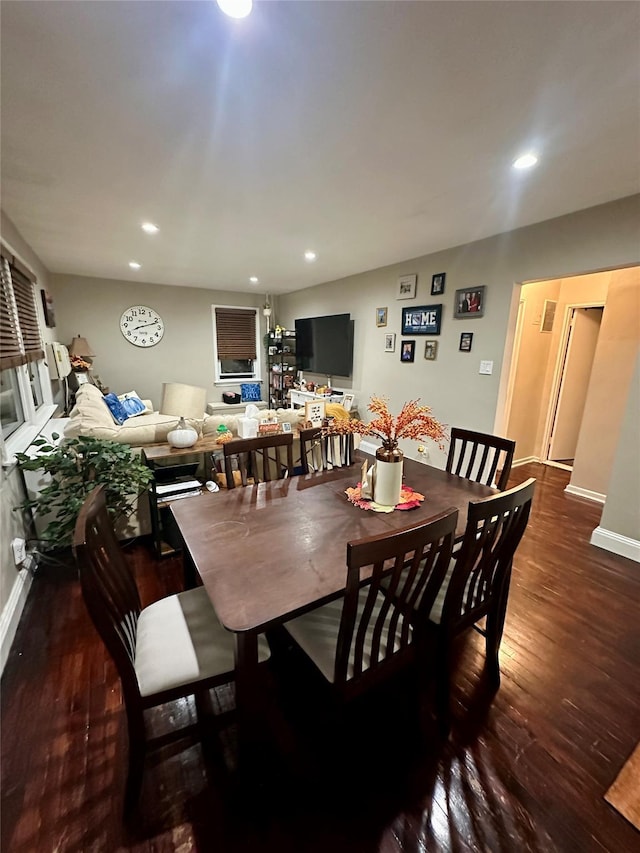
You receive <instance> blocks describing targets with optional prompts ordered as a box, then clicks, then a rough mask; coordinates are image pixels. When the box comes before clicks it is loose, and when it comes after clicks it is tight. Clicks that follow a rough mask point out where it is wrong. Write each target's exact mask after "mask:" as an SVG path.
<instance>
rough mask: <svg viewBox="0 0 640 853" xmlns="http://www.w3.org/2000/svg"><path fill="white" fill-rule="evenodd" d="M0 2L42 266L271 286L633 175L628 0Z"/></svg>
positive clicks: (635, 33)
mask: <svg viewBox="0 0 640 853" xmlns="http://www.w3.org/2000/svg"><path fill="white" fill-rule="evenodd" d="M1 14H2V18H1V30H2V102H1V106H2V115H1V118H2V207H3V209H4V211H5V213H6V214H7V215H8V216H9V218H10V219H11V220H12V221H13V223H14V224H15V226H16V227H17V228H18V230H19V231H20V232H21V234H22V236H23V237H24V239H25V240H26V241H27V242H28V243H29V244H30V245H31V247H32V248H33V249H34V251H35V252H36V253H37V255H38V256H39V257H40V258H41V260H42V261H43V263H44V264H45V266H46V267H47V268H48V269H49V270H50V271H51V272H59V273H72V274H77V275H84V276H98V277H103V278H111V279H125V280H131V279H135V280H141V281H147V282H155V283H160V284H172V285H185V286H193V287H204V288H215V289H223V290H231V291H234V290H235V291H251V290H256V289H257V290H258V291H260V292H261V293H265V292H267V293H284V292H287V291H292V290H297V289H300V288H304V287H309V286H311V285H314V284H317V283H320V282H325V281H331V280H334V279H337V278H341V277H343V276H347V275H350V274H353V273H358V272H362V271H365V270H368V269H374V268H377V267H381V266H385V265H387V264H392V263H397V262H399V261H402V260H404V259H410V258H414V257H418V256H420V255H424V254H428V253H430V252H433V251H437V250H439V249H445V248H448V247H451V246H455V245H460V244H462V243H467V242H469V241H472V240H476V239H479V238H482V237H486V236H490V235H492V234H497V233H500V232H503V231H508V230H511V229H513V228H517V227H520V226H524V225H528V224H531V223H534V222H539V221H542V220H545V219H549V218H551V217H555V216H560V215H562V214H565V213H569V212H571V211H575V210H580V209H583V208H587V207H591V206H593V205H597V204H600V203H603V202H607V201H611V200H613V199H616V198H621V197H623V196H626V195H630V194H632V193H635V192H638V191H639V189H640V155H639V151H640V130H639V127H640V116H639V95H640V51H639V41H638V40H639V37H640V4H638V3H635V2H634V3H628V2H621V3H618V2H553V3H551V2H481V3H480V2H397V0H390V2H355V0H354V1H353V2H314V0H310V2H278V0H273V2H256V3H255V4H254V11H253V13H252V15H251V16H250V17H249V18H246V19H244V20H242V21H234V20H232V19H230V18H227V17H225V16H224V15H223V14H222V13H221V12H220V11H219V9H218V7H217V5H216V4H215V3H214V2H189V0H175V1H174V0H166V2H164V1H163V2H154V0H148V2H112V0H106V2H102V0H95V2H88V0H78V2H58V0H45V2H23V1H22V0H18V2H14V0H2V4H1ZM529 149H535V150H536V151H537V152H539V154H540V162H539V164H538V166H537V167H536V168H534V169H532V170H530V171H527V172H517V171H515V170H513V169H512V168H511V163H512V161H513V160H514V158H515V157H517V156H518V155H519V154H521V153H522V152H523V151H527V150H529ZM145 220H149V221H151V222H154V223H157V224H158V225H159V226H160V232H159V233H158V234H157V235H155V236H153V237H151V236H148V235H146V234H144V233H143V232H142V230H141V228H140V226H141V223H142V222H143V221H145ZM307 249H313V250H315V251H316V252H317V254H318V258H317V260H316V262H315V263H313V264H309V263H306V262H305V260H304V258H303V253H304V251H305V250H307ZM131 260H136V261H138V262H139V263H140V264H141V265H142V267H141V269H140V270H139V271H138V272H133V271H132V270H131V269H129V267H128V263H129V261H131ZM409 271H411V270H409ZM251 275H255V276H258V277H259V279H260V282H259V284H258V285H255V286H254V285H251V284H250V283H249V276H251Z"/></svg>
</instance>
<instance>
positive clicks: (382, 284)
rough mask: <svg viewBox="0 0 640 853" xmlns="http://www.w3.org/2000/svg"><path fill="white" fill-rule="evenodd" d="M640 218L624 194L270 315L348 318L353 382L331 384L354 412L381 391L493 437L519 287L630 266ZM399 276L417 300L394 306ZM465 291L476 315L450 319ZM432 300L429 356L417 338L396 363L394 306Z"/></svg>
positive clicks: (327, 287)
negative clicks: (390, 338)
mask: <svg viewBox="0 0 640 853" xmlns="http://www.w3.org/2000/svg"><path fill="white" fill-rule="evenodd" d="M639 222H640V196H632V197H629V198H625V199H621V200H619V201H616V202H612V203H610V204H606V205H600V206H598V207H594V208H589V209H588V210H583V211H579V212H578V213H574V214H571V215H569V216H563V217H560V218H558V219H554V220H549V221H547V222H542V223H540V224H537V225H532V226H529V227H527V228H521V229H518V230H517V231H512V232H509V233H506V234H500V235H498V236H496V237H491V238H489V239H486V240H481V241H478V242H476V243H469V244H467V245H464V246H459V247H456V248H452V249H449V250H446V251H443V252H438V253H436V254H433V255H426V256H424V257H421V258H414V259H413V260H409V261H405V262H402V263H399V264H395V265H393V266H389V267H384V268H381V269H377V270H372V271H369V272H365V273H361V274H360V275H355V276H351V277H349V278H345V279H342V280H339V281H334V282H329V283H327V284H323V285H319V286H317V287H313V288H309V289H307V290H302V291H297V292H295V293H290V294H287V295H285V296H281V297H280V299H279V300H278V305H277V312H276V318H275V319H276V321H277V322H279V323H281V324H282V325H285V326H289V327H290V326H292V324H293V322H294V320H295V318H296V317H304V316H315V315H323V314H334V313H339V312H343V311H349V312H350V313H351V316H352V317H353V318H354V319H355V346H354V369H353V378H352V380H351V381H350V382H343V383H340V381H339V380H335V384H337V385H340V384H343V385H346V386H349V385H352V387H353V389H354V390H355V391H356V392H357V394H358V402H359V403H360V410H362V408H363V405H365V404H366V402H367V401H368V399H369V397H370V396H371V395H372V394H386V395H388V397H389V399H390V403H391V406H392V408H393V409H397V408H398V407H399V406H400V405H401V404H402V403H403V402H404V401H405V400H407V399H412V398H415V397H420V398H421V399H422V402H423V403H424V404H426V405H429V406H431V407H432V409H433V413H434V415H435V416H436V417H437V418H438V419H439V420H441V421H444V422H445V423H447V424H450V425H451V424H454V425H457V426H463V427H468V428H472V429H478V430H483V431H492V430H494V429H495V430H496V431H498V432H502V431H503V423H502V412H503V408H504V400H505V396H506V387H507V380H508V372H509V362H510V356H511V347H512V344H513V340H512V337H513V330H514V328H515V319H516V312H517V304H518V296H519V291H520V287H519V285H520V284H522V283H523V282H527V281H534V280H539V279H545V278H553V279H557V278H562V277H565V276H569V275H574V274H577V273H584V272H590V271H595V270H601V269H608V268H612V267H617V266H626V265H631V264H637V263H638V261H639V256H640V241H639V236H640V234H639V228H638V223H639ZM439 272H446V274H447V278H446V290H445V294H444V296H442V297H432V296H431V295H430V290H431V276H432V275H433V274H435V273H439ZM408 273H417V275H418V289H417V294H416V299H415V300H407V301H405V300H397V299H396V283H397V279H398V276H400V275H404V274H408ZM474 285H485V286H486V288H487V290H486V305H485V314H484V317H482V318H479V319H473V320H456V319H454V318H453V305H454V294H455V291H456V290H457V289H459V288H472V287H473V286H474ZM438 302H442V303H443V305H444V309H443V321H442V333H441V335H440V337H439V339H438V340H439V350H438V358H437V360H436V361H425V359H424V340H425V339H424V338H422V337H417V338H415V340H416V341H417V344H416V360H415V362H414V363H413V364H406V363H401V362H400V354H399V350H400V341H401V339H402V336H401V334H400V330H401V315H402V307H403V306H407V305H409V306H411V305H414V306H415V305H430V304H433V303H438ZM385 306H387V307H388V308H389V317H388V325H387V326H386V327H385V328H377V327H376V323H375V317H376V308H377V307H385ZM388 332H395V333H396V336H397V345H396V352H395V353H393V354H390V353H385V352H383V348H384V336H385V333H388ZM461 332H473V333H474V337H473V347H472V351H471V352H470V353H464V352H460V351H459V350H458V346H459V340H460V333H461ZM406 337H407V338H408V339H409V338H411V336H406ZM427 339H428V338H427ZM481 360H491V361H493V363H494V368H493V374H492V375H491V376H484V375H480V374H479V373H478V369H479V364H480V361H481ZM404 449H405V452H407V453H408V454H410V455H414V456H415V443H413V442H408V443H406V445H405V447H404ZM431 461H432V463H433V464H436V465H439V466H441V467H442V466H443V465H444V454H443V453H442V452H440V451H438V450H437V448H434V447H432V448H431Z"/></svg>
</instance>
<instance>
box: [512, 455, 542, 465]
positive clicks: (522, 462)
mask: <svg viewBox="0 0 640 853" xmlns="http://www.w3.org/2000/svg"><path fill="white" fill-rule="evenodd" d="M530 462H540V457H539V456H525V457H524V459H514V460H513V462H512V463H511V467H512V468H518V467H519V466H520V465H528V464H529V463H530Z"/></svg>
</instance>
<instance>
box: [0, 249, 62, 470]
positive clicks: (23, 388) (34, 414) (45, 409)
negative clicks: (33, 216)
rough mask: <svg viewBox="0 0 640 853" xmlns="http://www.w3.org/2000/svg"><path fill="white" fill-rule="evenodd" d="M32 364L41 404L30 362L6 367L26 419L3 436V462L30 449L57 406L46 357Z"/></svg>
mask: <svg viewBox="0 0 640 853" xmlns="http://www.w3.org/2000/svg"><path fill="white" fill-rule="evenodd" d="M5 245H6V244H5ZM7 250H8V251H10V252H11V254H13V255H14V257H16V258H17V259H18V260H19V261H20V262H21V263H22V264H24V265H25V266H27V267H28V264H27V263H26V262H25V261H24V260H23V259H22V258H21V257H20V256H19V255H18V254H17V253H16V252H14V251H13V250H12V249H11V247H10V246H8V245H7ZM37 287H38V284H37V282H36V284H34V285H33V288H34V297H35V294H36V289H37ZM35 303H36V313H37V317H38V328H39V329H40V338H41V339H42V340H44V336H43V334H42V330H43V328H44V316H43V314H42V308H41V306H40V302H39V300H38V299H37V298H36V299H35ZM43 349H44V343H43ZM31 367H32V368H33V369H34V370H36V371H37V373H38V378H39V379H40V387H41V389H42V403H41V405H40V406H37V407H36V406H35V404H34V402H33V394H32V391H31V381H30V379H29V365H27V364H20V365H18V366H17V367H9V368H6V370H7V372H9V371H12V372H13V374H14V376H15V380H16V386H17V389H18V393H19V395H20V403H21V405H22V412H23V416H24V422H23V423H22V424H21V425H20V426H19V427H18V428H17V429H16V430H15V431H14V432H13V433H11V435H10V436H8V437H7V438H6V439H4V438H0V442H1V444H2V446H1V448H0V450H1V453H2V465H3V466H8V465H14V464H15V461H16V460H15V454H16V453H24V452H25V451H26V450H27V448H28V447H29V445H30V444H31V443H32V442H33V440H34V439H35V438H36V437H37V436H38V434H39V433H40V432H41V431H42V429H43V428H44V426H45V424H46V423H47V421H48V420H49V419H50V418H51V416H52V415H53V413H54V412H55V411H56V408H57V406H56V405H55V404H54V402H53V395H52V393H51V381H50V379H49V371H48V370H47V366H46V363H45V358H44V357H43V358H41V359H38V360H37V361H32V362H31Z"/></svg>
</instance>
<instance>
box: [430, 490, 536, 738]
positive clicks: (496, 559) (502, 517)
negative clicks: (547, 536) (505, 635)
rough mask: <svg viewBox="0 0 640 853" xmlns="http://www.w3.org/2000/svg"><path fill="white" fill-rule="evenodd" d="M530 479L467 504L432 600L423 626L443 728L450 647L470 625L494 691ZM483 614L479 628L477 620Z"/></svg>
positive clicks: (446, 724) (445, 725)
mask: <svg viewBox="0 0 640 853" xmlns="http://www.w3.org/2000/svg"><path fill="white" fill-rule="evenodd" d="M535 482H536V481H535V479H533V478H530V479H529V480H526V481H525V482H524V483H521V484H520V485H519V486H516V487H514V488H512V489H509V490H508V491H504V492H500V493H498V494H496V495H491V496H490V497H487V498H483V499H482V500H478V501H471V502H470V503H469V509H468V514H467V526H466V529H465V534H464V538H463V540H462V545H461V547H460V549H459V551H457V552H456V553H454V555H453V557H452V559H451V563H450V566H449V569H448V571H447V573H446V576H445V579H444V581H443V583H442V585H441V587H440V590H439V592H438V593H437V595H436V596H435V600H433V606H432V608H431V611H430V613H429V629H430V633H431V635H432V639H435V644H436V648H437V651H436V654H435V660H436V666H437V702H438V712H439V718H440V722H441V725H442V728H443V729H444V730H445V731H448V729H449V685H450V678H451V672H450V661H451V647H452V642H453V638H454V637H455V636H456V635H457V634H459V633H460V632H462V631H464V630H466V629H467V628H471V627H473V628H475V629H476V630H477V631H479V632H480V633H481V634H482V635H483V636H484V637H485V641H486V664H487V668H488V674H489V677H490V679H491V682H492V684H493V686H494V687H495V688H496V689H497V687H498V686H499V685H500V662H499V650H500V642H501V640H502V632H503V629H504V620H505V614H506V608H507V599H508V595H509V585H510V579H511V568H512V563H513V556H514V553H515V551H516V549H517V547H518V545H519V544H520V540H521V539H522V536H523V534H524V532H525V529H526V527H527V523H528V520H529V514H530V512H531V502H532V500H533V493H534V487H535ZM485 617H486V623H485V627H484V628H481V627H480V626H479V625H478V622H480V621H481V620H482V619H484V618H485ZM434 635H435V637H434Z"/></svg>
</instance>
